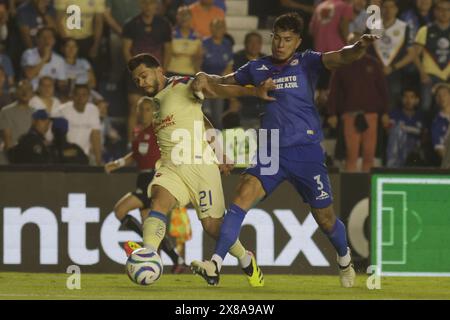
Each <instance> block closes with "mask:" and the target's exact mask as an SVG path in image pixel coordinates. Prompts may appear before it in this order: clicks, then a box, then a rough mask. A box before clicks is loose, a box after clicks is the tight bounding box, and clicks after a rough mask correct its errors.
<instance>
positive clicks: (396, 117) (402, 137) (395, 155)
mask: <svg viewBox="0 0 450 320" xmlns="http://www.w3.org/2000/svg"><path fill="white" fill-rule="evenodd" d="M419 103H420V99H419V95H418V92H416V90H414V89H410V88H406V89H405V90H403V96H402V107H401V108H395V109H394V110H392V111H391V112H390V114H389V118H390V125H389V138H388V146H387V152H386V158H387V166H388V167H390V168H399V167H403V166H405V165H407V160H408V158H409V157H411V155H412V154H413V153H415V154H419V153H420V152H419V147H420V139H421V135H422V133H423V129H424V119H423V115H422V113H421V112H420V111H418V110H417V108H418V106H419Z"/></svg>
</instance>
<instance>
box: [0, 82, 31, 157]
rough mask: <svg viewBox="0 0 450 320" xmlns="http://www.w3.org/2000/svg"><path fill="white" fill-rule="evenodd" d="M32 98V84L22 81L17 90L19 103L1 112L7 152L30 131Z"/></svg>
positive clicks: (1, 123) (0, 125) (0, 129)
mask: <svg viewBox="0 0 450 320" xmlns="http://www.w3.org/2000/svg"><path fill="white" fill-rule="evenodd" d="M32 96H33V88H32V87H31V84H30V82H29V81H27V80H23V81H20V82H19V84H18V85H17V89H16V99H17V101H16V102H13V103H12V104H10V105H8V106H5V107H3V108H2V109H1V110H0V131H1V132H2V135H3V142H4V144H5V150H8V149H10V148H12V147H14V146H15V145H16V144H17V142H18V140H19V137H21V136H22V135H23V134H25V133H26V132H27V131H28V130H29V129H30V127H31V115H32V114H33V109H32V108H31V107H30V104H29V102H30V99H31V97H32Z"/></svg>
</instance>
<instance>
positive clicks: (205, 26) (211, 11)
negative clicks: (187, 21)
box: [190, 0, 225, 38]
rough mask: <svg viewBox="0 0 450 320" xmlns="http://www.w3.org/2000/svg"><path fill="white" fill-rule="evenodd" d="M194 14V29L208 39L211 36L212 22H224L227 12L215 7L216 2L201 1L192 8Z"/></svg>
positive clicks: (212, 0)
mask: <svg viewBox="0 0 450 320" xmlns="http://www.w3.org/2000/svg"><path fill="white" fill-rule="evenodd" d="M190 9H191V12H192V27H193V28H194V30H195V31H196V32H197V33H198V34H199V35H200V37H203V38H206V37H210V36H211V28H210V27H211V22H212V21H213V20H224V19H225V12H224V11H223V10H222V9H220V8H219V7H217V6H215V5H214V0H199V1H197V2H195V3H193V4H192V5H191V6H190Z"/></svg>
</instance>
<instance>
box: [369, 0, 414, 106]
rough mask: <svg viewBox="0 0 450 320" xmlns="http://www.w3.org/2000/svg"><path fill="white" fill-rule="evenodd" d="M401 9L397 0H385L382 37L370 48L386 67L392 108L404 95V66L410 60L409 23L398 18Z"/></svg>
mask: <svg viewBox="0 0 450 320" xmlns="http://www.w3.org/2000/svg"><path fill="white" fill-rule="evenodd" d="M398 12H399V9H398V6H397V2H396V0H385V1H384V2H383V5H382V8H381V14H382V19H383V33H382V35H381V39H380V40H378V41H376V42H375V43H374V44H373V47H372V49H371V50H370V51H371V52H372V53H373V54H374V55H375V56H376V57H377V58H378V60H380V62H381V63H382V65H383V67H384V74H385V75H386V76H387V80H388V83H389V105H390V108H391V109H392V108H394V107H395V106H398V105H399V103H400V100H401V95H402V89H403V88H402V86H403V82H404V79H403V76H404V72H403V70H402V69H403V68H404V67H405V66H407V65H408V64H409V63H410V61H409V57H408V50H411V49H412V48H411V43H409V42H408V40H409V39H410V36H409V28H408V25H407V24H406V23H405V22H403V21H401V20H399V19H397V15H398ZM371 33H372V34H379V30H372V31H371Z"/></svg>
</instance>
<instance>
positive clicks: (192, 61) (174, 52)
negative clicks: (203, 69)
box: [164, 7, 203, 76]
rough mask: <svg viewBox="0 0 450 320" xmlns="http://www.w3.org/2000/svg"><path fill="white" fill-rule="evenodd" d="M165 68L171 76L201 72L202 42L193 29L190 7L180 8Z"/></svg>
mask: <svg viewBox="0 0 450 320" xmlns="http://www.w3.org/2000/svg"><path fill="white" fill-rule="evenodd" d="M167 49H168V50H167V51H166V52H165V56H166V59H164V62H165V64H166V67H165V68H164V69H165V70H167V72H169V73H170V74H177V75H189V76H193V75H195V74H196V73H197V72H199V71H200V65H201V63H202V54H203V52H202V41H201V40H200V39H199V38H198V36H197V34H196V33H195V31H194V29H192V15H191V11H190V10H189V8H188V7H180V8H179V9H178V14H177V25H176V27H175V30H174V32H173V37H172V44H171V45H170V46H168V47H167Z"/></svg>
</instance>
